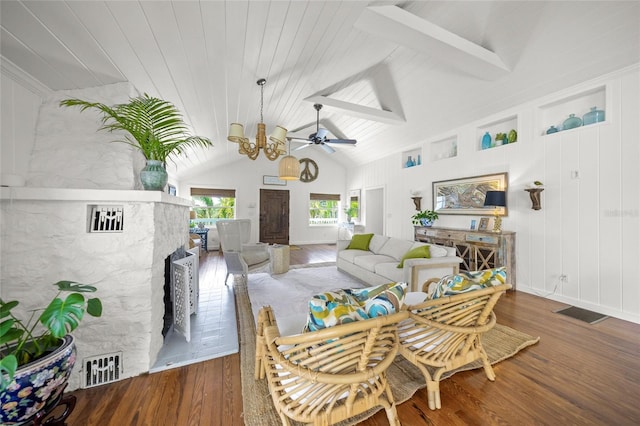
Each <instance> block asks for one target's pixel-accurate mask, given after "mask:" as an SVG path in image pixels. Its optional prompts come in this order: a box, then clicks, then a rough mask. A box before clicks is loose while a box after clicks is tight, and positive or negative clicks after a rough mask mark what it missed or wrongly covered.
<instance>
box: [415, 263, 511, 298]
mask: <svg viewBox="0 0 640 426" xmlns="http://www.w3.org/2000/svg"><path fill="white" fill-rule="evenodd" d="M506 282H507V272H506V269H505V267H504V266H503V267H500V268H493V269H485V270H482V271H462V272H460V273H458V274H455V275H446V276H444V277H442V279H441V280H440V281H438V282H437V283H431V284H430V285H429V289H428V291H427V298H429V299H437V298H440V297H444V296H453V295H455V294H460V293H466V292H469V291H474V290H479V289H482V288H486V287H492V286H495V285H501V284H504V283H506Z"/></svg>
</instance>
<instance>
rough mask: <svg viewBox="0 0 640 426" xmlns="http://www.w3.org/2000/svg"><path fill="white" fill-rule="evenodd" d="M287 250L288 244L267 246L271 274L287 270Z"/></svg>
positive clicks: (282, 272)
mask: <svg viewBox="0 0 640 426" xmlns="http://www.w3.org/2000/svg"><path fill="white" fill-rule="evenodd" d="M289 250H290V249H289V246H284V245H280V244H274V245H272V246H269V254H270V257H271V265H270V266H271V273H272V274H284V273H285V272H287V271H288V270H289V253H290V251H289Z"/></svg>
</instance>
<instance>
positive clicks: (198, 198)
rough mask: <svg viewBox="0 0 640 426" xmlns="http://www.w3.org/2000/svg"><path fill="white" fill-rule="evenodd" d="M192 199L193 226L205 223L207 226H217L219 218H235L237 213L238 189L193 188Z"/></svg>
mask: <svg viewBox="0 0 640 426" xmlns="http://www.w3.org/2000/svg"><path fill="white" fill-rule="evenodd" d="M191 200H192V201H193V204H194V205H193V207H192V208H191V210H192V211H193V212H194V213H195V216H196V217H195V219H191V227H192V228H194V227H196V226H199V224H200V223H202V224H204V226H205V227H207V228H213V227H215V226H216V221H217V220H218V219H233V218H235V215H236V191H235V190H233V189H211V188H191Z"/></svg>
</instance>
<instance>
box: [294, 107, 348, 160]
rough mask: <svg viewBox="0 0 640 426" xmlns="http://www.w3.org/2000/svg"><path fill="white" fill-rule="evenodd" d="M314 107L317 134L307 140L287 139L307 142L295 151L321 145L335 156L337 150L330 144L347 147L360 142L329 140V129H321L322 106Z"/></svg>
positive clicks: (312, 134) (311, 135)
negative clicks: (345, 145)
mask: <svg viewBox="0 0 640 426" xmlns="http://www.w3.org/2000/svg"><path fill="white" fill-rule="evenodd" d="M313 107H314V108H315V109H316V132H315V133H311V134H310V135H309V138H307V139H303V138H296V137H287V139H289V140H290V141H305V142H307V143H306V144H305V145H302V146H300V147H298V148H296V149H295V150H294V151H297V150H299V149H303V148H306V147H308V146H312V145H320V148H322V149H324V150H325V151H327V152H328V153H329V154H333V153H334V152H336V150H335V149H333V148H331V147H330V146H329V145H327V144H329V143H340V144H347V145H355V144H356V142H358V141H356V140H355V139H327V135H328V134H329V131H328V130H327V129H321V128H320V110H321V109H322V105H321V104H314V105H313Z"/></svg>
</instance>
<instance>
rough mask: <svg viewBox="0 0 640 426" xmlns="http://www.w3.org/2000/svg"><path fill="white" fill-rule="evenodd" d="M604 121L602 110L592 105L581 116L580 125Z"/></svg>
mask: <svg viewBox="0 0 640 426" xmlns="http://www.w3.org/2000/svg"><path fill="white" fill-rule="evenodd" d="M601 121H604V111H602V110H600V109H597V107H592V108H591V111H589V112H588V113H586V114H585V115H583V116H582V125H583V126H586V125H587V124H593V123H599V122H601Z"/></svg>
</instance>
